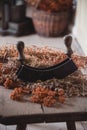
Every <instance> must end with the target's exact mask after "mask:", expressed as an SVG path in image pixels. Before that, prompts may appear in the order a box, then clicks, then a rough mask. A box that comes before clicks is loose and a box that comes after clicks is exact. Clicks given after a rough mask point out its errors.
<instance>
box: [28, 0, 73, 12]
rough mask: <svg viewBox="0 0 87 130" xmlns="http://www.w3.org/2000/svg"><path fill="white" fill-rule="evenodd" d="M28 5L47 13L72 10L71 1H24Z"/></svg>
mask: <svg viewBox="0 0 87 130" xmlns="http://www.w3.org/2000/svg"><path fill="white" fill-rule="evenodd" d="M26 1H27V3H28V4H30V5H31V6H34V7H35V8H38V9H40V10H44V11H47V12H59V11H63V10H68V9H70V8H72V5H73V0H26Z"/></svg>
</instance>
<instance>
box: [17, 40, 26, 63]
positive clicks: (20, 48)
mask: <svg viewBox="0 0 87 130" xmlns="http://www.w3.org/2000/svg"><path fill="white" fill-rule="evenodd" d="M17 50H18V60H19V61H21V62H23V61H24V60H25V56H24V42H22V41H19V42H18V43H17Z"/></svg>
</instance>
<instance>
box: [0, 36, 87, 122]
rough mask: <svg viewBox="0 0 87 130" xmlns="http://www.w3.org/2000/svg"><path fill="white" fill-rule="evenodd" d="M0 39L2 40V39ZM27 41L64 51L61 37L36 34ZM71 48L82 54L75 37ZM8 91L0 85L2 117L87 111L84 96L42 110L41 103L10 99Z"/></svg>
mask: <svg viewBox="0 0 87 130" xmlns="http://www.w3.org/2000/svg"><path fill="white" fill-rule="evenodd" d="M32 39H33V40H32ZM18 40H20V38H18V39H15V38H13V40H12V38H11V41H15V42H16V41H18ZM21 40H22V38H21ZM1 41H3V39H2V40H1ZM7 41H9V38H8V39H7ZM11 41H10V42H11ZM27 41H29V42H31V44H27V45H32V41H34V42H33V43H34V45H37V46H50V47H54V48H59V49H62V50H64V51H65V52H66V48H65V45H64V39H61V38H55V39H52V38H42V37H39V36H37V35H32V36H31V37H29V38H25V39H24V42H25V43H27ZM37 41H38V42H37ZM72 48H73V50H74V52H76V53H79V54H80V55H84V53H83V50H82V49H81V47H80V45H79V44H78V43H77V41H76V40H75V39H74V40H73V44H72ZM10 93H11V90H7V89H4V88H3V87H2V86H1V87H0V115H1V116H3V117H18V116H29V115H30V116H31V115H36V119H37V115H43V116H44V115H45V114H52V113H55V114H56V113H57V114H61V113H69V112H70V113H72V112H84V111H85V112H87V105H86V104H87V103H86V102H87V98H86V97H85V98H76V97H74V98H69V99H67V100H66V102H65V103H64V104H60V103H58V104H57V105H56V106H55V107H52V108H47V107H43V110H42V108H41V105H39V104H33V103H30V102H17V101H12V100H11V99H10V97H9V95H10ZM24 119H25V118H24ZM26 119H28V118H26ZM38 120H39V119H38ZM43 120H44V119H43Z"/></svg>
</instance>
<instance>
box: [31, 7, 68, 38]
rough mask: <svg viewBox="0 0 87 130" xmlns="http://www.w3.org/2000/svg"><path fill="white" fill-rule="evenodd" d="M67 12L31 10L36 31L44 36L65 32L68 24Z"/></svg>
mask: <svg viewBox="0 0 87 130" xmlns="http://www.w3.org/2000/svg"><path fill="white" fill-rule="evenodd" d="M69 15H70V14H69V12H68V11H66V12H64V11H63V12H58V13H47V12H45V11H41V10H36V9H34V10H33V16H32V19H33V23H34V27H35V30H36V32H37V33H38V34H39V35H42V36H46V37H57V36H62V35H65V34H66V30H67V28H68V25H69Z"/></svg>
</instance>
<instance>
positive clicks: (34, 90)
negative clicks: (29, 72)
mask: <svg viewBox="0 0 87 130" xmlns="http://www.w3.org/2000/svg"><path fill="white" fill-rule="evenodd" d="M25 55H26V56H27V65H29V66H33V67H46V66H47V67H48V66H50V65H55V64H57V63H60V62H61V61H63V60H64V59H65V58H66V55H65V53H64V52H62V51H60V50H57V49H56V50H55V49H51V48H48V47H42V48H40V47H36V46H31V47H26V48H25ZM17 58H18V53H17V50H16V48H15V46H10V47H2V48H1V49H0V85H1V86H4V88H6V89H12V90H13V91H12V92H11V94H10V98H11V99H12V100H17V101H22V100H26V101H29V102H33V103H39V104H43V105H45V106H48V107H51V106H53V105H55V104H56V103H57V102H59V103H64V102H65V100H66V97H72V96H87V75H85V76H84V75H83V74H82V73H80V72H78V71H77V72H75V73H73V74H72V75H70V76H68V77H66V78H64V79H62V80H59V79H50V80H47V81H44V82H42V81H37V82H35V83H30V82H23V81H21V80H19V79H18V78H17V77H16V72H17V69H18V68H19V66H20V63H19V61H18V60H17ZM72 59H73V61H74V62H75V63H76V65H77V66H78V68H79V70H80V68H85V67H86V68H87V57H83V56H78V55H76V54H73V55H72Z"/></svg>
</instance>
